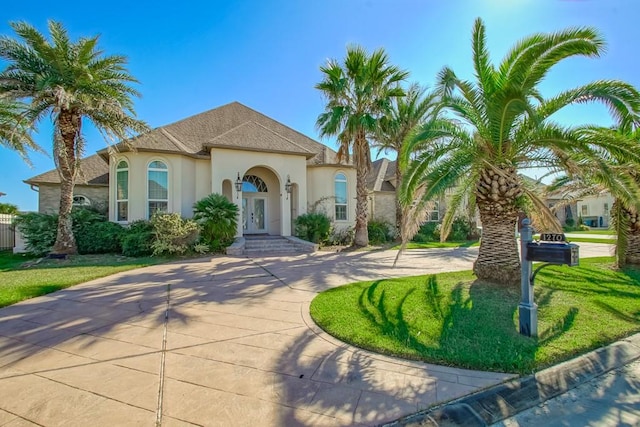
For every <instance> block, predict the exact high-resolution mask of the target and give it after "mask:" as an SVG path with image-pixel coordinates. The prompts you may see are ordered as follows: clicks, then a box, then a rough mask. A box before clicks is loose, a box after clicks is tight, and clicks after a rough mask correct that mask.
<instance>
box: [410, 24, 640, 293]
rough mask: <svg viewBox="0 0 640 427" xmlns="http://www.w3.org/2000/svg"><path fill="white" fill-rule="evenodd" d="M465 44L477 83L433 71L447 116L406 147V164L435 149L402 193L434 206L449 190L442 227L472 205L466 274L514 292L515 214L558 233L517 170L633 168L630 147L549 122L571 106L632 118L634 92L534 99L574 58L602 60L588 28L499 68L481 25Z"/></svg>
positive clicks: (530, 44) (638, 97)
mask: <svg viewBox="0 0 640 427" xmlns="http://www.w3.org/2000/svg"><path fill="white" fill-rule="evenodd" d="M472 43H473V64H474V67H475V75H476V79H475V81H474V82H470V81H466V80H463V79H460V78H458V76H457V75H456V74H455V73H454V72H453V70H451V69H449V68H444V69H443V70H442V71H441V72H440V73H439V76H438V79H439V82H438V87H439V90H440V91H441V95H442V97H443V105H444V107H445V108H446V109H447V111H448V112H449V113H450V114H451V117H449V118H448V119H447V118H439V119H436V120H433V121H430V122H429V123H427V124H426V125H425V126H423V128H422V130H421V132H420V133H419V134H418V135H417V137H416V139H415V140H414V141H413V142H412V144H407V146H406V150H405V151H406V152H405V153H404V155H405V156H406V155H407V153H408V152H411V150H412V145H413V144H420V143H424V141H437V143H436V144H435V145H434V149H433V150H432V151H428V152H424V153H422V154H421V155H419V156H418V157H417V159H416V161H415V162H413V164H412V165H411V166H410V167H409V168H408V171H407V176H405V184H406V185H405V186H404V187H406V188H404V187H403V193H405V194H411V191H412V189H414V188H415V187H416V186H418V185H423V186H424V187H425V191H424V197H426V198H433V197H434V196H435V195H437V194H442V192H444V191H445V190H446V189H447V188H451V187H455V188H456V190H455V192H454V195H453V197H452V200H451V201H450V202H449V205H448V206H449V210H448V211H447V214H446V216H445V223H446V221H447V220H450V219H451V215H453V212H454V211H455V206H456V205H457V204H460V203H462V202H463V201H464V200H467V199H469V200H471V201H475V204H476V205H477V207H478V210H479V213H480V220H481V222H482V241H481V244H480V252H479V255H478V258H477V260H476V261H475V263H474V267H473V270H474V273H475V274H476V276H477V277H478V278H479V279H483V280H487V281H492V282H497V283H502V284H514V283H517V282H518V281H519V278H520V260H519V257H518V250H517V245H516V240H515V226H516V222H517V219H518V215H519V213H520V212H522V210H523V209H522V207H523V206H525V205H527V206H531V208H532V209H535V210H536V211H538V217H539V218H543V219H546V224H545V225H546V227H548V228H551V229H552V230H550V231H553V229H554V228H556V229H557V228H559V224H557V220H556V219H555V217H554V216H553V215H552V214H551V212H550V211H549V209H548V208H547V207H546V206H545V204H544V203H542V201H541V200H540V199H539V198H538V197H537V196H536V194H534V192H532V191H530V190H528V189H527V188H525V186H523V184H522V182H521V180H520V177H519V175H518V171H519V170H521V169H523V168H530V167H547V168H550V169H551V170H567V171H575V170H577V169H578V168H579V167H580V165H579V164H577V163H575V162H574V161H572V157H574V155H577V154H579V155H580V156H581V158H583V159H584V161H586V162H589V163H590V164H594V165H597V167H599V168H600V169H602V170H603V171H611V172H612V173H613V172H615V171H613V170H611V167H610V166H609V163H608V157H609V153H614V152H615V153H617V154H616V155H617V156H623V157H624V158H626V159H629V160H630V161H632V162H636V161H637V160H638V157H639V154H638V150H636V149H634V147H633V146H631V145H629V144H624V143H621V142H619V141H612V140H600V139H598V138H597V136H595V135H594V133H593V132H585V131H580V130H577V129H574V128H568V127H563V126H561V125H559V124H558V123H555V122H553V121H552V117H553V114H554V113H555V112H557V111H558V110H560V109H561V108H563V107H565V106H567V105H570V104H574V103H585V102H602V103H604V104H605V105H607V106H608V107H609V110H610V111H611V113H612V115H613V117H614V119H616V120H623V119H631V120H637V119H638V111H639V110H640V94H639V93H638V91H637V90H636V89H635V88H633V87H632V86H631V85H629V84H626V83H624V82H620V81H612V80H607V81H596V82H593V83H589V84H586V85H584V86H581V87H578V88H575V89H569V90H566V91H564V92H561V93H560V94H558V95H556V96H554V97H551V98H547V99H545V98H543V97H542V95H541V93H540V91H539V90H538V85H539V83H540V82H541V81H542V80H543V79H544V77H545V76H546V75H547V73H548V71H549V70H550V69H551V68H552V67H553V66H554V65H556V64H557V63H559V62H560V61H562V60H563V59H565V58H569V57H572V56H587V57H596V56H598V55H599V54H600V53H601V51H602V50H603V48H604V41H603V40H602V38H601V37H600V36H599V34H598V33H597V31H596V30H594V29H591V28H571V29H567V30H564V31H560V32H557V33H552V34H535V35H532V36H529V37H526V38H524V39H523V40H521V41H519V42H518V43H516V44H515V46H513V48H511V50H510V51H509V52H508V53H507V55H506V56H505V58H504V59H503V60H502V62H501V63H500V64H499V65H498V66H497V67H496V66H494V65H493V64H492V63H491V62H490V59H489V52H488V50H487V47H486V38H485V26H484V24H483V22H482V20H480V19H477V20H476V22H475V24H474V28H473V37H472ZM447 217H449V218H447ZM443 228H445V229H446V224H445V226H443ZM445 236H446V233H445Z"/></svg>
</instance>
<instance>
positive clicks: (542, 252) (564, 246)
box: [527, 242, 579, 267]
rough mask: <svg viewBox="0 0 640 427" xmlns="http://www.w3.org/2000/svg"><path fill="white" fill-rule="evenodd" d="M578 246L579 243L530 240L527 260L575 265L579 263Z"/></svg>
mask: <svg viewBox="0 0 640 427" xmlns="http://www.w3.org/2000/svg"><path fill="white" fill-rule="evenodd" d="M578 248H579V246H578V245H574V244H572V243H551V242H529V243H527V261H540V262H548V263H551V264H566V265H568V266H569V267H573V266H576V265H578V264H579V261H578Z"/></svg>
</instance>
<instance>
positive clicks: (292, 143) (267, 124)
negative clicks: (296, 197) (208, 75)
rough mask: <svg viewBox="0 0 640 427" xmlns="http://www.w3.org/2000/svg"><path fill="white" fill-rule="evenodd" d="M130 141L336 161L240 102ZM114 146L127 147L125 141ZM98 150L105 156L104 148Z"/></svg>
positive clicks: (191, 151)
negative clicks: (231, 149) (210, 147)
mask: <svg viewBox="0 0 640 427" xmlns="http://www.w3.org/2000/svg"><path fill="white" fill-rule="evenodd" d="M242 136H250V137H252V140H243V139H242V138H241V137H242ZM258 136H259V137H258ZM263 139H264V140H263ZM129 143H130V144H131V145H132V146H134V147H135V148H136V149H138V150H141V151H166V152H175V153H181V154H187V155H196V156H209V153H208V150H206V148H207V147H209V146H226V147H232V146H236V147H239V148H241V149H249V150H253V151H269V152H281V153H295V154H304V155H305V156H306V157H307V159H308V163H309V164H311V165H318V164H328V163H336V153H335V152H334V151H333V150H331V149H330V148H328V147H327V146H325V145H323V144H321V143H319V142H317V141H314V140H313V139H311V138H309V137H308V136H306V135H303V134H302V133H300V132H298V131H295V130H293V129H291V128H290V127H288V126H285V125H283V124H282V123H280V122H278V121H276V120H273V119H272V118H270V117H267V116H265V115H264V114H262V113H259V112H257V111H255V110H253V109H251V108H249V107H247V106H245V105H242V104H240V103H239V102H232V103H230V104H226V105H223V106H221V107H218V108H214V109H213V110H209V111H205V112H203V113H200V114H196V115H195V116H191V117H187V118H185V119H182V120H179V121H177V122H175V123H171V124H168V125H165V126H160V127H158V128H156V129H153V130H152V131H150V132H148V133H146V134H144V135H140V136H138V137H136V138H133V139H132V140H130V141H129ZM216 144H217V145H216ZM115 148H116V149H118V150H120V151H127V150H128V148H127V147H126V145H125V144H124V143H120V144H117V145H116V147H115ZM100 153H101V154H102V155H103V156H107V155H108V154H107V150H106V149H105V150H101V151H100Z"/></svg>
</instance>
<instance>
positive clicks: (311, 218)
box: [295, 212, 331, 244]
mask: <svg viewBox="0 0 640 427" xmlns="http://www.w3.org/2000/svg"><path fill="white" fill-rule="evenodd" d="M295 230H296V236H298V237H299V238H301V239H304V240H307V241H309V242H313V243H319V244H321V243H324V242H326V241H327V239H328V238H329V231H330V230H331V219H330V218H329V217H328V216H327V215H326V214H324V213H321V212H316V213H306V214H303V215H300V216H299V217H297V218H296V220H295Z"/></svg>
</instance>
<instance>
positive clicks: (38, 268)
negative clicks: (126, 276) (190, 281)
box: [0, 251, 166, 307]
mask: <svg viewBox="0 0 640 427" xmlns="http://www.w3.org/2000/svg"><path fill="white" fill-rule="evenodd" d="M165 261H166V259H164V258H157V257H145V258H127V257H124V256H121V255H75V256H72V257H70V258H69V259H66V260H53V259H37V258H34V257H30V256H27V255H20V254H15V255H14V254H12V253H11V252H10V251H2V252H0V307H4V306H7V305H11V304H15V303H16V302H19V301H22V300H25V299H28V298H33V297H37V296H40V295H44V294H48V293H50V292H55V291H57V290H60V289H64V288H68V287H69V286H73V285H77V284H78V283H82V282H86V281H89V280H93V279H97V278H99V277H104V276H108V275H110V274H114V273H119V272H121V271H126V270H132V269H134V268H139V267H145V266H148V265H153V264H159V263H161V262H165Z"/></svg>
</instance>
